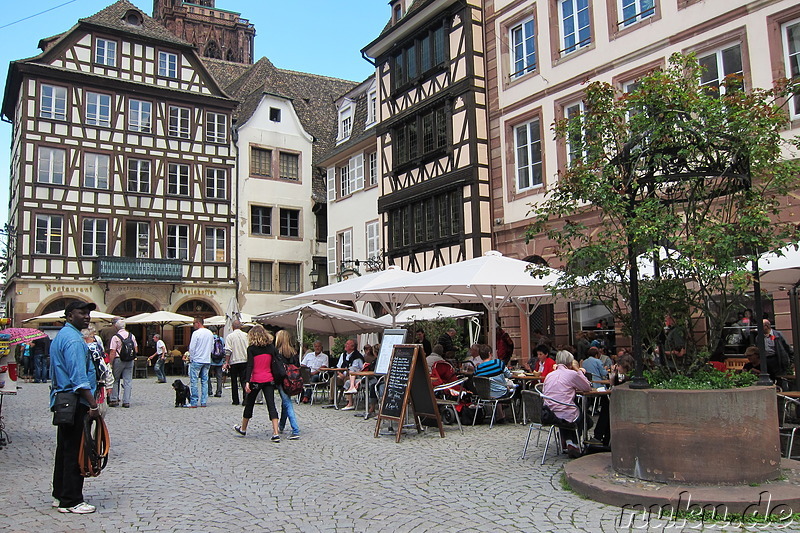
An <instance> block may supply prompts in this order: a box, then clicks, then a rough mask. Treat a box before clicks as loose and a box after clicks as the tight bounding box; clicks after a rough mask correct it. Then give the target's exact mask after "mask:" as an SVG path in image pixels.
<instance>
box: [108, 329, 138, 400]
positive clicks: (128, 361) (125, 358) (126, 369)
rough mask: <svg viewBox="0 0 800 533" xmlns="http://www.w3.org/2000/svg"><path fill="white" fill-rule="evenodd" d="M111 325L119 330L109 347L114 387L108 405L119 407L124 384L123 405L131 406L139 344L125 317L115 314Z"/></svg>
mask: <svg viewBox="0 0 800 533" xmlns="http://www.w3.org/2000/svg"><path fill="white" fill-rule="evenodd" d="M111 325H112V326H113V327H114V328H115V329H116V330H117V331H116V333H114V335H113V336H112V337H111V341H110V342H109V348H108V361H109V363H110V364H111V370H112V372H113V373H114V387H113V389H111V398H110V399H109V400H108V406H109V407H117V406H118V405H119V387H120V384H122V387H123V388H124V389H125V390H124V392H123V396H122V407H130V406H131V384H132V383H133V365H134V361H135V359H136V354H137V353H138V352H139V345H138V344H137V343H136V337H134V336H133V334H132V333H131V332H129V331H128V330H126V329H125V319H124V318H122V317H119V316H115V317H114V318H113V319H111Z"/></svg>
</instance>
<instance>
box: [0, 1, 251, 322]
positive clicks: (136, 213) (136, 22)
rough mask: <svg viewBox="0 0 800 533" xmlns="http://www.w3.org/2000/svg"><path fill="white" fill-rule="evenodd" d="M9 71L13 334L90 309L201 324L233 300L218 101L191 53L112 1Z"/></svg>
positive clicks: (224, 137) (228, 196) (224, 123)
mask: <svg viewBox="0 0 800 533" xmlns="http://www.w3.org/2000/svg"><path fill="white" fill-rule="evenodd" d="M40 46H41V47H42V49H43V52H42V53H41V54H40V55H38V56H36V57H34V58H31V59H26V60H21V61H15V62H13V63H11V66H10V69H9V76H8V80H7V84H6V89H5V99H4V103H3V115H4V116H5V117H6V118H8V119H9V120H10V121H12V122H13V143H12V158H11V161H12V163H11V182H10V187H11V194H10V197H11V201H10V204H11V205H10V211H9V225H10V227H11V228H12V229H13V231H12V235H11V238H10V250H9V270H8V276H7V284H6V292H5V294H4V299H5V301H6V303H7V309H8V310H9V313H10V315H11V317H12V319H13V320H14V322H15V323H19V321H21V320H24V319H25V318H28V317H30V316H34V315H35V314H39V313H42V312H46V311H45V310H46V309H48V308H50V307H55V308H58V306H59V305H62V307H60V308H62V309H63V304H64V302H67V301H69V300H74V299H80V300H87V299H90V300H92V301H94V302H95V303H97V305H98V308H99V309H100V310H103V311H107V312H109V313H114V314H120V315H125V316H130V315H132V314H135V313H138V312H141V311H155V310H158V309H167V308H169V309H170V310H175V311H178V312H184V313H198V314H200V315H206V316H209V315H211V314H220V313H221V312H223V310H224V309H225V305H227V302H228V300H229V299H230V298H231V297H235V296H236V290H235V285H234V281H235V276H234V273H233V271H232V266H231V249H232V248H231V239H232V228H233V222H234V216H235V213H234V211H233V210H232V208H231V206H232V195H233V194H235V188H233V187H232V186H231V183H232V179H233V178H234V176H233V168H234V156H233V153H232V148H231V138H230V137H231V135H230V133H231V132H230V124H231V120H230V117H231V113H232V111H233V108H234V106H235V102H234V101H233V100H231V99H230V98H229V97H228V96H227V95H226V94H225V93H224V92H223V91H222V90H221V89H220V88H219V87H218V85H217V84H216V82H215V81H214V79H213V78H212V77H211V76H210V75H209V73H208V72H207V70H206V68H205V67H204V65H203V63H202V62H201V60H200V58H199V57H198V56H197V54H196V53H195V51H194V49H193V47H192V46H191V45H190V44H189V43H187V42H185V41H182V40H180V39H177V38H175V37H174V36H173V35H171V34H170V33H169V32H168V31H166V29H164V28H163V27H161V26H160V25H158V23H156V22H155V21H154V20H152V19H151V18H149V17H147V16H146V15H144V14H143V13H142V12H141V11H139V10H138V9H137V8H136V7H135V6H133V4H130V3H129V2H127V1H125V0H122V1H120V2H117V3H115V4H113V5H111V6H109V7H107V8H106V9H104V10H102V11H100V12H99V13H97V14H95V15H94V16H92V17H89V18H86V19H81V20H80V21H79V23H78V24H77V25H76V26H75V27H74V28H72V29H71V30H70V31H68V32H66V33H64V34H61V35H59V36H57V37H55V38H51V39H45V40H43V41H42V42H41V43H40Z"/></svg>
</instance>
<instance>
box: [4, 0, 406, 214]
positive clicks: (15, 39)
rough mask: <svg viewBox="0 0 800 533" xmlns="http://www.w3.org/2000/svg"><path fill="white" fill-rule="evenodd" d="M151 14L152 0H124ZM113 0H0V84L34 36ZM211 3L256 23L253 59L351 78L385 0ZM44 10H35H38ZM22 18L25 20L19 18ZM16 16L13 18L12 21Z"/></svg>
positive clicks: (364, 67)
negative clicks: (1, 75) (254, 55)
mask: <svg viewBox="0 0 800 533" xmlns="http://www.w3.org/2000/svg"><path fill="white" fill-rule="evenodd" d="M131 1H132V3H133V4H135V5H136V6H137V7H139V8H140V9H142V11H144V12H145V13H146V14H148V15H152V10H153V2H152V1H151V0H131ZM113 3H114V2H113V1H112V0H37V1H35V2H20V1H15V0H2V7H3V9H2V12H0V43H2V46H0V65H1V66H0V72H3V80H4V81H3V87H5V77H6V75H7V73H8V64H9V62H10V61H13V60H16V59H24V58H27V57H32V56H35V55H37V54H38V53H39V52H40V50H39V49H38V48H37V47H36V45H37V44H38V42H39V39H41V38H43V37H49V36H51V35H56V34H58V33H62V32H64V31H67V30H68V29H70V28H71V27H72V26H74V25H75V24H76V23H77V22H78V19H80V18H85V17H88V16H91V15H93V14H95V13H97V12H98V11H100V10H102V9H103V8H105V7H106V6H108V5H111V4H113ZM216 7H218V8H219V9H226V10H228V11H236V12H239V13H241V15H242V17H243V18H246V19H249V20H250V22H251V23H253V24H254V25H255V27H256V58H260V57H262V56H266V57H268V58H269V59H270V61H272V63H273V64H274V65H275V66H276V67H279V68H284V69H290V70H298V71H301V72H311V73H314V74H322V75H325V76H333V77H337V78H343V79H347V80H353V81H362V80H364V79H365V78H366V77H367V76H369V75H370V73H371V72H372V70H373V68H372V66H371V65H370V64H369V63H368V62H367V61H366V60H364V59H363V58H362V57H361V52H360V50H361V48H363V47H364V46H365V45H367V44H368V43H369V42H370V41H372V40H373V39H374V38H375V37H377V36H378V34H379V33H380V31H381V30H382V29H383V27H384V26H385V24H386V22H387V21H388V19H389V17H390V16H391V13H390V11H389V3H388V0H289V1H287V0H217V2H216ZM46 10H50V11H47V12H46V13H43V14H38V13H41V12H43V11H46ZM26 17H31V18H28V19H27V20H22V19H25V18H26ZM17 21H19V22H17ZM10 147H11V125H10V124H8V123H5V122H4V123H1V124H0V227H1V226H2V224H4V223H5V222H6V221H7V219H8V181H9V160H10Z"/></svg>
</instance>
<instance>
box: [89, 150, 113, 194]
mask: <svg viewBox="0 0 800 533" xmlns="http://www.w3.org/2000/svg"><path fill="white" fill-rule="evenodd" d="M110 167H111V156H109V155H108V154H96V153H92V152H86V153H85V154H84V155H83V186H84V187H87V188H89V189H108V177H109V175H110Z"/></svg>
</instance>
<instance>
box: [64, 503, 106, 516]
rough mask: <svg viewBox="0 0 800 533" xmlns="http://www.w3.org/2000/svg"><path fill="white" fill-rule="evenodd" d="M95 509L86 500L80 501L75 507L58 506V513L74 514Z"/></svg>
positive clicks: (95, 508) (87, 512) (90, 511)
mask: <svg viewBox="0 0 800 533" xmlns="http://www.w3.org/2000/svg"><path fill="white" fill-rule="evenodd" d="M96 510H97V507H95V506H94V505H89V504H88V503H86V502H81V503H79V504H78V505H76V506H75V507H59V508H58V512H59V513H75V514H89V513H93V512H95V511H96Z"/></svg>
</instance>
